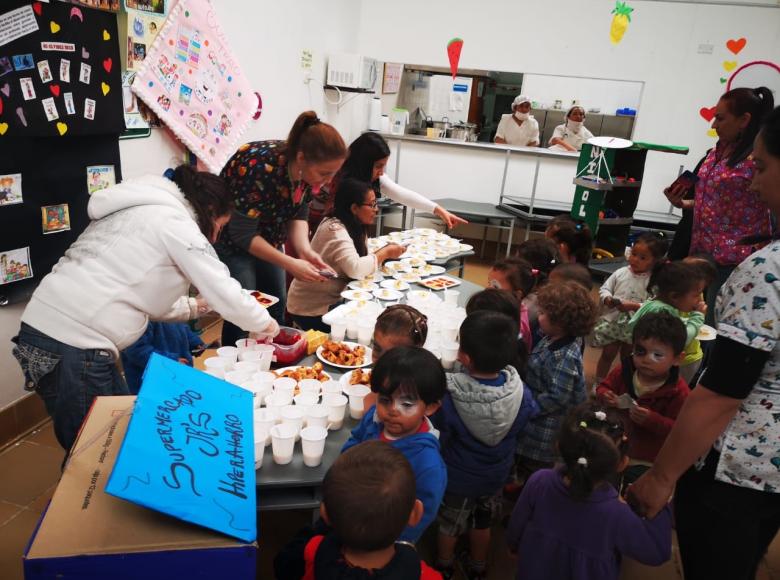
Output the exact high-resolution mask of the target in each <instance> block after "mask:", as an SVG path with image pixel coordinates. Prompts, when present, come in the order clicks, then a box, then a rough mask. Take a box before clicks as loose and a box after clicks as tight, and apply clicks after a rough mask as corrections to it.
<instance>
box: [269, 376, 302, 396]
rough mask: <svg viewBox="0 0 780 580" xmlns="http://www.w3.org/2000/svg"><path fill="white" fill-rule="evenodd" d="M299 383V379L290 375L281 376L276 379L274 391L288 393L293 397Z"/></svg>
mask: <svg viewBox="0 0 780 580" xmlns="http://www.w3.org/2000/svg"><path fill="white" fill-rule="evenodd" d="M297 384H298V381H296V380H295V379H292V378H290V377H279V378H278V379H276V380H274V393H286V394H288V395H290V396H291V397H292V396H293V393H294V392H295V386H296V385H297Z"/></svg>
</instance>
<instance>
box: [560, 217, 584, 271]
mask: <svg viewBox="0 0 780 580" xmlns="http://www.w3.org/2000/svg"><path fill="white" fill-rule="evenodd" d="M550 236H551V238H552V239H553V240H555V242H556V243H558V244H565V245H566V246H567V247H568V248H569V253H570V254H571V256H573V257H574V260H575V261H576V262H577V263H578V264H582V265H583V266H585V267H587V266H588V263H589V262H590V258H591V254H592V252H593V235H592V234H591V231H590V228H589V227H588V225H587V224H586V223H585V222H575V221H573V220H572V221H571V222H570V223H567V222H560V223H559V225H558V229H557V230H555V231H554V232H552V233H551V234H550Z"/></svg>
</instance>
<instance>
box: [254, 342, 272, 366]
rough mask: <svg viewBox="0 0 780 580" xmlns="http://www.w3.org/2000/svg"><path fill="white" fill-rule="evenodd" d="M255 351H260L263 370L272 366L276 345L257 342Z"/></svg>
mask: <svg viewBox="0 0 780 580" xmlns="http://www.w3.org/2000/svg"><path fill="white" fill-rule="evenodd" d="M253 352H259V353H260V357H259V361H258V362H259V368H260V370H261V371H267V370H268V369H270V368H271V363H272V362H273V361H274V353H275V350H274V347H273V345H270V344H256V345H255V347H254V349H253Z"/></svg>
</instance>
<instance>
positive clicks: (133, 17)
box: [119, 9, 165, 71]
mask: <svg viewBox="0 0 780 580" xmlns="http://www.w3.org/2000/svg"><path fill="white" fill-rule="evenodd" d="M164 22H165V16H163V15H160V14H155V13H152V12H143V11H141V10H130V9H129V10H128V11H127V12H126V13H123V14H120V15H119V30H120V34H125V39H126V41H125V42H123V43H122V66H123V68H124V69H125V70H130V71H136V70H138V68H139V67H140V66H141V63H142V62H143V60H144V59H145V58H146V55H147V53H148V52H149V48H150V47H151V46H152V43H153V42H154V40H155V38H157V35H158V34H159V33H160V30H162V27H163V23H164ZM120 42H122V41H121V38H120Z"/></svg>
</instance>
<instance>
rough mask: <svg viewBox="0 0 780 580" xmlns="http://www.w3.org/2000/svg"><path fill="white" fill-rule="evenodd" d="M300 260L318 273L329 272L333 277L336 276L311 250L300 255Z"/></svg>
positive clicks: (320, 257)
mask: <svg viewBox="0 0 780 580" xmlns="http://www.w3.org/2000/svg"><path fill="white" fill-rule="evenodd" d="M301 258H303V259H304V260H306V261H307V262H309V263H310V264H312V265H313V266H314V267H315V268H317V270H318V271H319V272H330V273H331V274H332V275H333V277H335V276H336V272H335V271H334V270H333V268H331V267H330V266H328V265H327V264H326V263H325V261H324V260H323V259H322V256H320V255H319V254H318V253H317V252H315V251H314V250H312V249H308V250H306V251H305V252H303V253H302V254H301Z"/></svg>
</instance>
